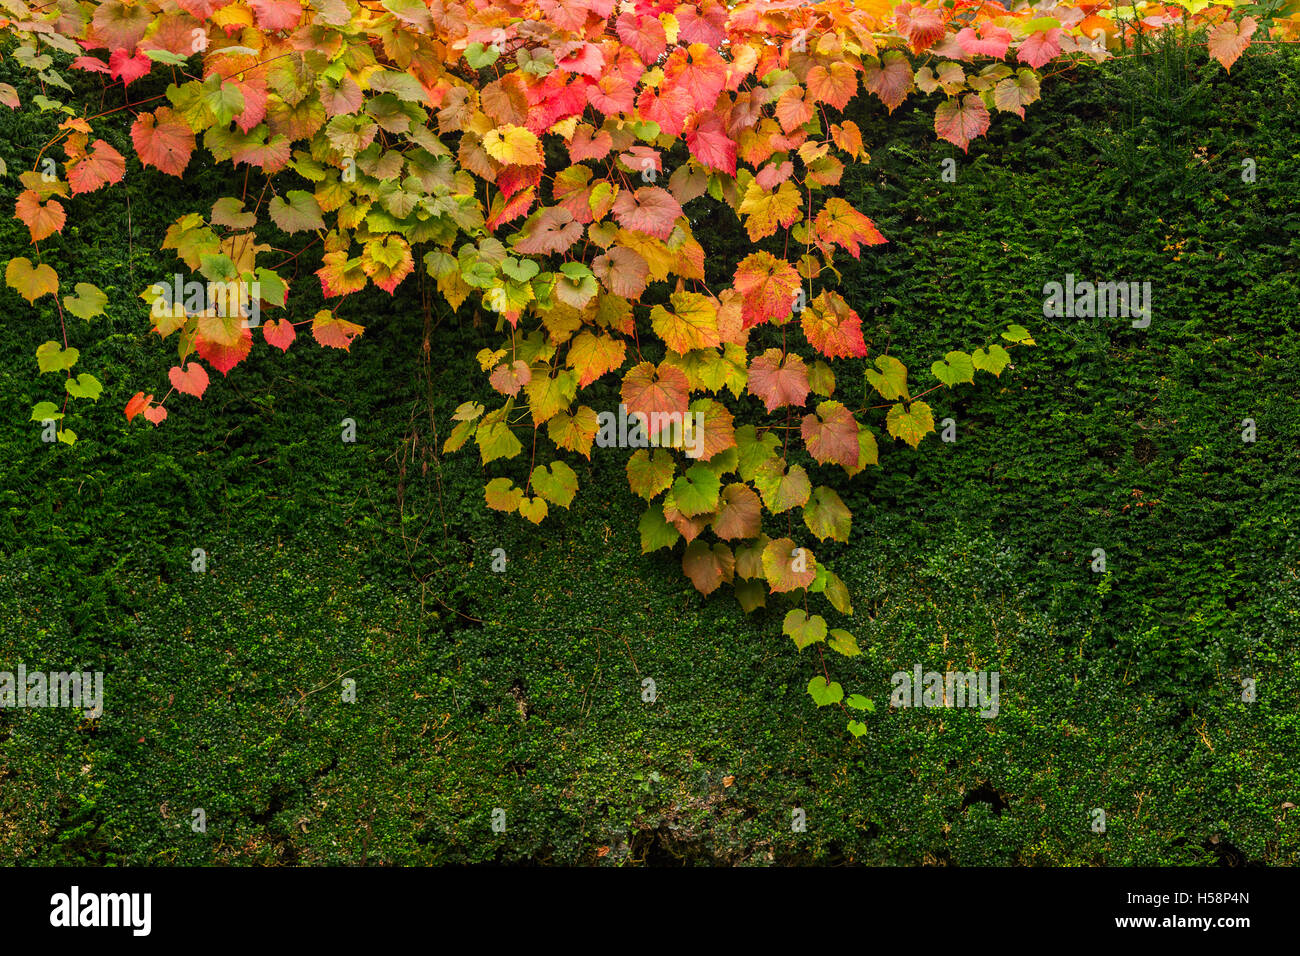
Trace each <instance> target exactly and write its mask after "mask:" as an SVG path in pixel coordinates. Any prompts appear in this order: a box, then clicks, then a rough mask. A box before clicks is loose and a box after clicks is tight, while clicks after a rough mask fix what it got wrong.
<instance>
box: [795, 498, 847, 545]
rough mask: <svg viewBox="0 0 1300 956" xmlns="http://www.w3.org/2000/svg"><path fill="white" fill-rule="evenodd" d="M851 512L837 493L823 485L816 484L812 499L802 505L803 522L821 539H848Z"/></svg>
mask: <svg viewBox="0 0 1300 956" xmlns="http://www.w3.org/2000/svg"><path fill="white" fill-rule="evenodd" d="M852 521H853V514H852V513H851V512H850V511H849V509H848V506H846V505H845V504H844V501H843V500H842V499H841V498H840V496H839V495H838V494H836V493H835V491H834V490H833V489H831V488H827V487H826V486H825V485H818V487H817V490H816V491H814V492H813V496H812V500H811V501H810V502H809V503H808V504H807V505H805V506H804V509H803V523H804V524H805V525H807V526H808V530H809V531H811V532H812V533H813V534H815V535H816V536H817V538H818V539H819V540H821V541H825V540H826V539H827V538H830V539H832V540H834V541H848V540H849V529H850V527H851V526H852Z"/></svg>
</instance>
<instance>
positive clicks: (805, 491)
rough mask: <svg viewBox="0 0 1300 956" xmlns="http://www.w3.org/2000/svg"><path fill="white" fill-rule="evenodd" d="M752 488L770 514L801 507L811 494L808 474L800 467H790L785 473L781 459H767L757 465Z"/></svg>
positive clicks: (783, 462)
mask: <svg viewBox="0 0 1300 956" xmlns="http://www.w3.org/2000/svg"><path fill="white" fill-rule="evenodd" d="M754 486H755V487H756V488H758V492H759V494H761V495H762V496H763V504H765V505H767V510H768V511H770V512H772V514H781V513H782V512H785V511H789V510H790V509H791V508H798V507H801V506H803V505H805V504H807V503H808V496H809V495H811V494H812V484H811V482H809V481H808V472H806V471H804V469H803V466H802V465H791V466H790V469H789V471H787V470H786V467H785V459H783V458H775V457H774V458H769V459H768V460H767V461H765V462H763V464H761V465H759V466H758V468H757V470H756V471H755V474H754Z"/></svg>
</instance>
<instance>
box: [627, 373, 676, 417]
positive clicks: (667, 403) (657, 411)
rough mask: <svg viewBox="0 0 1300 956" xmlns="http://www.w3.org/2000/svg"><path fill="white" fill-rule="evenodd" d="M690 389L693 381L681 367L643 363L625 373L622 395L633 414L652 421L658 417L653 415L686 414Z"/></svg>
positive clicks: (630, 412)
mask: <svg viewBox="0 0 1300 956" xmlns="http://www.w3.org/2000/svg"><path fill="white" fill-rule="evenodd" d="M689 391H690V383H689V382H688V381H687V379H686V373H685V372H683V371H682V370H681V369H679V368H676V367H674V366H672V365H669V364H668V363H667V362H661V363H659V366H658V368H656V367H655V366H654V365H652V364H650V363H649V362H642V363H641V364H640V365H637V366H636V367H634V368H632V369H630V370H629V371H628V373H627V374H626V375H624V376H623V386H622V390H621V394H622V398H623V404H624V405H626V406H627V413H628V415H629V416H631V415H641V416H642V417H643V418H644V419H645V420H646V421H647V422H651V421H654V420H655V419H652V418H651V416H660V417H661V418H662V416H664V415H674V414H675V415H677V416H679V417H680V416H681V415H684V414H685V413H686V411H687V397H688V392H689Z"/></svg>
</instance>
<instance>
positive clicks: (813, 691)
mask: <svg viewBox="0 0 1300 956" xmlns="http://www.w3.org/2000/svg"><path fill="white" fill-rule="evenodd" d="M808 693H809V695H811V696H812V699H813V703H815V704H816V705H817V706H818V707H825V706H826V705H827V704H838V703H839V702H840V701H842V700H843V699H844V688H843V687H841V686H840V685H839V683H838V682H836V681H832V682H831V683H830V684H827V683H826V678H825V677H822V676H821V675H820V674H818V675H817V676H816V677H814V678H813V679H812V680H810V681H809V682H808Z"/></svg>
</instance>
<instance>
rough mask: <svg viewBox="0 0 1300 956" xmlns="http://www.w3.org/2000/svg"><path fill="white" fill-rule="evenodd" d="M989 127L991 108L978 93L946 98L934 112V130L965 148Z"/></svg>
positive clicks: (943, 137)
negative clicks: (959, 98) (958, 97)
mask: <svg viewBox="0 0 1300 956" xmlns="http://www.w3.org/2000/svg"><path fill="white" fill-rule="evenodd" d="M1022 49H1023V48H1022ZM988 128H989V109H988V107H987V106H985V105H984V101H983V100H982V99H980V97H979V94H978V93H967V94H966V95H965V97H963V98H961V100H960V102H958V99H957V97H953V98H952V99H950V100H945V101H944V102H943V103H940V104H939V108H938V109H937V110H935V112H934V131H935V132H936V133H938V134H939V136H940V137H941V138H942V139H946V140H947V141H948V142H950V143H952V144H954V145H956V146H960V147H961V148H962V149H963V150H966V149H967V148H968V147H969V146H970V141H971V140H973V139H979V137H981V136H983V135H984V134H985V133H986V132H988Z"/></svg>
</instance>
